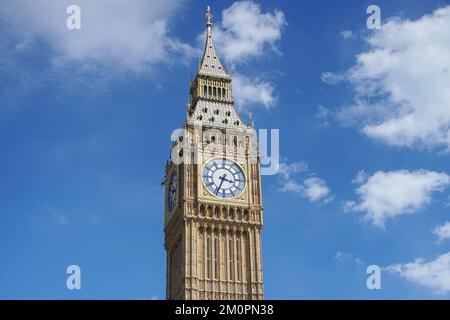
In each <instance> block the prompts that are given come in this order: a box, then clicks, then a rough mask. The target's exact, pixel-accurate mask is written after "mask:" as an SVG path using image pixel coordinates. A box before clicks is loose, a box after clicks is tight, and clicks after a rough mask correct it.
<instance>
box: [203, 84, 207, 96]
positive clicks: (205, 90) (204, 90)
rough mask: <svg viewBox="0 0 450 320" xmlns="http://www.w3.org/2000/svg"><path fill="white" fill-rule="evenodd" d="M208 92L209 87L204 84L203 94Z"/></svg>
mask: <svg viewBox="0 0 450 320" xmlns="http://www.w3.org/2000/svg"><path fill="white" fill-rule="evenodd" d="M207 92H208V89H207V88H206V86H203V95H204V96H206V94H207Z"/></svg>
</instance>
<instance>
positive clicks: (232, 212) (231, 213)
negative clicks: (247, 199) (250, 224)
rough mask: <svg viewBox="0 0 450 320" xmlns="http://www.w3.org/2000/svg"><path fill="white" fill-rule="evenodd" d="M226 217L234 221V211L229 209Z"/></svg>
mask: <svg viewBox="0 0 450 320" xmlns="http://www.w3.org/2000/svg"><path fill="white" fill-rule="evenodd" d="M228 217H229V218H230V219H234V209H230V212H229V214H228Z"/></svg>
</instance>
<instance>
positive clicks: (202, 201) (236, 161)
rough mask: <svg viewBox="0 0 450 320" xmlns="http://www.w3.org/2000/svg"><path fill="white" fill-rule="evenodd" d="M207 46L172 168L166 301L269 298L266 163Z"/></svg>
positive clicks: (168, 179) (166, 228) (167, 190)
mask: <svg viewBox="0 0 450 320" xmlns="http://www.w3.org/2000/svg"><path fill="white" fill-rule="evenodd" d="M206 16H207V22H206V29H207V30H206V39H205V47H204V51H203V56H202V57H201V62H200V64H199V68H198V72H197V74H196V76H195V78H194V79H193V80H192V82H191V85H190V90H189V100H188V105H187V118H186V121H185V123H184V126H183V128H182V130H180V132H182V133H181V134H179V135H178V136H177V139H176V141H175V142H174V144H173V146H172V149H171V159H170V161H168V162H167V164H166V168H165V180H164V185H165V218H164V233H165V240H164V247H165V249H166V252H167V267H166V298H167V299H194V300H195V299H202V300H203V299H207V300H217V299H221V300H228V299H233V300H234V299H235V300H261V299H263V298H264V289H263V272H262V253H261V230H262V227H263V216H262V209H263V208H262V199H261V174H260V159H259V155H258V148H257V141H256V138H255V135H254V129H253V126H252V125H247V124H245V123H244V122H243V121H242V120H241V118H240V117H239V115H238V113H237V111H236V109H235V107H234V100H233V94H232V77H231V75H230V73H229V71H227V70H226V69H225V68H224V67H223V65H222V63H221V61H220V59H219V56H218V55H217V53H216V49H215V47H214V43H213V37H212V15H211V11H210V9H209V7H208V11H207V14H206Z"/></svg>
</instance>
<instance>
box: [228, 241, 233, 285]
mask: <svg viewBox="0 0 450 320" xmlns="http://www.w3.org/2000/svg"><path fill="white" fill-rule="evenodd" d="M228 270H229V273H228V276H229V280H231V281H233V280H234V251H233V240H232V239H229V240H228Z"/></svg>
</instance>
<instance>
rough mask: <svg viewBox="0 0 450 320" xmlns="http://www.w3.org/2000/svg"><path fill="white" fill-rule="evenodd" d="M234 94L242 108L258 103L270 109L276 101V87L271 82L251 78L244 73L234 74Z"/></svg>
mask: <svg viewBox="0 0 450 320" xmlns="http://www.w3.org/2000/svg"><path fill="white" fill-rule="evenodd" d="M233 96H234V99H235V100H236V106H237V108H238V109H240V110H244V109H247V108H248V107H249V106H250V105H252V104H257V103H258V104H261V105H263V106H264V107H265V108H267V109H269V108H270V107H272V106H273V105H274V104H275V102H276V97H275V95H274V87H273V85H272V84H271V83H269V82H266V81H261V80H258V79H251V80H250V79H249V78H247V77H246V76H244V75H242V74H234V75H233Z"/></svg>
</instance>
